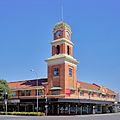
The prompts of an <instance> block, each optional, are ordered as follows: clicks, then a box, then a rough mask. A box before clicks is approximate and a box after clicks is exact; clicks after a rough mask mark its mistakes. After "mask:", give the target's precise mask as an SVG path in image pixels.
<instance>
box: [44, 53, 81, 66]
mask: <svg viewBox="0 0 120 120" xmlns="http://www.w3.org/2000/svg"><path fill="white" fill-rule="evenodd" d="M45 61H46V62H47V63H48V65H56V64H63V63H69V64H71V65H72V66H76V65H77V64H78V63H79V62H78V61H77V60H76V59H74V58H73V57H72V56H70V55H67V54H59V55H54V56H52V57H51V58H48V59H47V60H45Z"/></svg>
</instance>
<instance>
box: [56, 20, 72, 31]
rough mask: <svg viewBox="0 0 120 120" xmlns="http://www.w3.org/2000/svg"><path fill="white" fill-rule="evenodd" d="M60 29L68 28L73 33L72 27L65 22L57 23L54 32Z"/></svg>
mask: <svg viewBox="0 0 120 120" xmlns="http://www.w3.org/2000/svg"><path fill="white" fill-rule="evenodd" d="M58 27H66V28H68V29H69V30H70V31H71V27H70V26H69V25H68V24H67V23H66V22H63V21H60V22H58V23H56V24H55V26H54V30H55V29H56V28H58Z"/></svg>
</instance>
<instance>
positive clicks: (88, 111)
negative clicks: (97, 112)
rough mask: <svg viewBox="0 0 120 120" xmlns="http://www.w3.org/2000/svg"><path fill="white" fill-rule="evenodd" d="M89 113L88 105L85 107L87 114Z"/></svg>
mask: <svg viewBox="0 0 120 120" xmlns="http://www.w3.org/2000/svg"><path fill="white" fill-rule="evenodd" d="M88 113H89V109H88V105H87V114H88Z"/></svg>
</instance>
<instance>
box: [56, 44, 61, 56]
mask: <svg viewBox="0 0 120 120" xmlns="http://www.w3.org/2000/svg"><path fill="white" fill-rule="evenodd" d="M59 53H60V46H59V45H57V47H56V54H57V55H58V54H59Z"/></svg>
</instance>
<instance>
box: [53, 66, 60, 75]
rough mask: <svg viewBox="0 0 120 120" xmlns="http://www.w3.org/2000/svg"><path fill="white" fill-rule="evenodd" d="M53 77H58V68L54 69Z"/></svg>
mask: <svg viewBox="0 0 120 120" xmlns="http://www.w3.org/2000/svg"><path fill="white" fill-rule="evenodd" d="M54 76H59V69H58V68H54Z"/></svg>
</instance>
